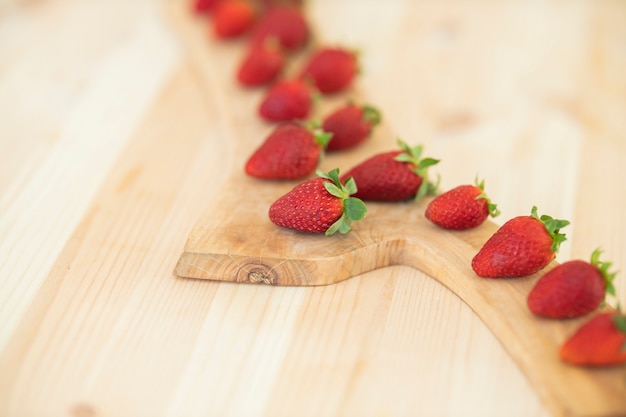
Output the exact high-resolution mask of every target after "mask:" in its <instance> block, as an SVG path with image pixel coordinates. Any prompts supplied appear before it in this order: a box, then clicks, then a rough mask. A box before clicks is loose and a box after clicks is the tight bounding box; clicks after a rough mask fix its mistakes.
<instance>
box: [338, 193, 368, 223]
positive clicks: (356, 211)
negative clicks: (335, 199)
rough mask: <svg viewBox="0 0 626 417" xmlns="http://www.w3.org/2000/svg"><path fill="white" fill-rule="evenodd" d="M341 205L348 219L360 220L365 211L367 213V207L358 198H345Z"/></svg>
mask: <svg viewBox="0 0 626 417" xmlns="http://www.w3.org/2000/svg"><path fill="white" fill-rule="evenodd" d="M343 205H344V212H345V214H346V216H348V218H349V219H350V220H354V221H357V220H361V219H362V218H364V217H365V213H367V207H366V206H365V203H364V202H363V201H362V200H360V199H358V198H354V197H350V198H346V199H345V200H344V202H343Z"/></svg>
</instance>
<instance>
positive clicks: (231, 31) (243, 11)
mask: <svg viewBox="0 0 626 417" xmlns="http://www.w3.org/2000/svg"><path fill="white" fill-rule="evenodd" d="M254 19H255V10H254V8H253V7H252V4H251V3H250V2H249V1H247V0H224V1H221V2H219V3H218V4H217V6H215V9H214V10H213V32H214V33H215V35H216V36H217V37H218V38H235V37H237V36H240V35H243V34H244V33H245V32H246V31H247V30H248V29H250V28H251V27H252V24H253V23H254Z"/></svg>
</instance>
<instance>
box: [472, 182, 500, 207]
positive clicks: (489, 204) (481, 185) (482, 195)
mask: <svg viewBox="0 0 626 417" xmlns="http://www.w3.org/2000/svg"><path fill="white" fill-rule="evenodd" d="M474 184H475V185H476V187H478V188H480V189H481V191H482V193H480V194H478V195H477V196H476V200H479V199H481V198H483V199H485V200H487V209H488V210H489V215H490V216H491V217H497V216H499V215H500V210H499V209H498V205H497V204H496V203H494V202H492V201H491V199H490V198H489V196H488V195H487V193H486V192H485V180H482V181H479V180H478V176H476V178H475V179H474Z"/></svg>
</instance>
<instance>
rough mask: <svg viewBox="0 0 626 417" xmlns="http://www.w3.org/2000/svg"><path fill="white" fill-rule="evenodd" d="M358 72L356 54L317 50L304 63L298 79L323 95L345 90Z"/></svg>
mask: <svg viewBox="0 0 626 417" xmlns="http://www.w3.org/2000/svg"><path fill="white" fill-rule="evenodd" d="M357 72H358V60H357V56H356V53H354V52H352V51H348V50H345V49H342V48H322V49H318V50H317V51H316V52H314V53H313V55H312V56H311V57H310V58H309V60H308V61H307V62H306V63H305V65H304V68H303V70H302V72H301V73H300V77H301V78H304V79H310V80H311V83H312V84H313V85H314V86H315V87H317V89H318V90H319V91H320V92H321V93H323V94H328V93H337V92H339V91H342V90H345V89H346V88H347V87H348V86H349V85H350V83H351V82H352V80H353V79H354V77H355V75H356V73H357Z"/></svg>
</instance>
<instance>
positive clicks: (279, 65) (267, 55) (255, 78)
mask: <svg viewBox="0 0 626 417" xmlns="http://www.w3.org/2000/svg"><path fill="white" fill-rule="evenodd" d="M284 65H285V59H284V57H283V53H282V51H281V50H280V49H278V47H277V46H276V45H272V44H271V43H270V42H266V43H264V44H260V45H253V46H252V47H251V48H250V49H249V50H248V53H247V54H246V56H245V57H244V59H243V60H242V62H241V64H240V65H239V68H238V69H237V80H238V81H239V83H241V84H242V85H245V86H249V87H255V86H260V85H264V84H267V83H270V82H272V81H274V79H275V78H276V77H277V76H278V74H279V73H280V72H281V71H282V69H283V66H284Z"/></svg>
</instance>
